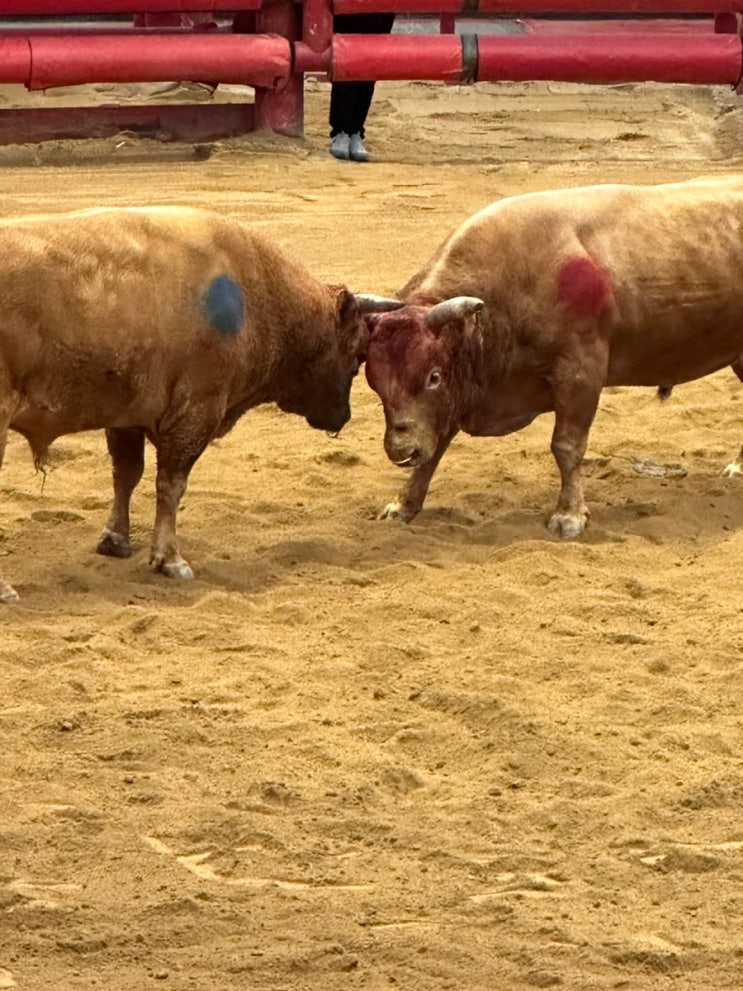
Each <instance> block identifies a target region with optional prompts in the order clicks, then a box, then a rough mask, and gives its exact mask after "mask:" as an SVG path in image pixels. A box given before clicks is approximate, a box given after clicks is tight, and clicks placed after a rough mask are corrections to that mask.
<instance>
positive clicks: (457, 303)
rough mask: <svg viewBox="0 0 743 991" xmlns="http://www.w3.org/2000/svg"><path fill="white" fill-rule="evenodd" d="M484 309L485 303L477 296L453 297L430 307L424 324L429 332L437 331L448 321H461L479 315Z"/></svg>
mask: <svg viewBox="0 0 743 991" xmlns="http://www.w3.org/2000/svg"><path fill="white" fill-rule="evenodd" d="M484 307H485V303H484V302H483V301H482V300H481V299H478V298H477V296H453V297H452V298H451V299H445V300H444V301H443V303H437V304H436V305H435V306H433V307H431V309H430V310H429V311H428V314H427V315H426V324H427V325H428V326H429V327H430V328H431V330H437V329H438V328H439V327H443V326H444V324H445V323H448V322H449V321H450V320H458V319H459V320H461V319H463V318H464V317H468V316H471V315H472V314H473V313H479V312H480V311H481V310H482V309H483V308H484Z"/></svg>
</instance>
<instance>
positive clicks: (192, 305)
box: [0, 208, 367, 599]
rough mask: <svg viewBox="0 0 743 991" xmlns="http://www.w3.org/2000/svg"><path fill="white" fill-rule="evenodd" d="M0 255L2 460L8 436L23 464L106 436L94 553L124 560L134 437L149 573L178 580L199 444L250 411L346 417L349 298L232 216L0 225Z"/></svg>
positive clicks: (170, 212) (352, 319)
mask: <svg viewBox="0 0 743 991" xmlns="http://www.w3.org/2000/svg"><path fill="white" fill-rule="evenodd" d="M0 257H2V259H3V274H2V277H1V281H0V456H1V454H2V450H3V448H4V445H5V437H6V433H7V430H8V428H10V429H14V430H17V431H19V432H20V433H22V434H23V435H24V436H25V437H26V438H27V439H28V441H29V443H30V445H31V448H32V450H33V453H34V457H35V459H36V460H37V461H39V460H40V459H42V458H43V455H44V452H45V451H46V449H47V447H48V445H49V444H50V443H51V442H52V441H53V440H54V438H55V437H58V436H60V435H62V434H66V433H71V432H74V431H79V430H87V429H92V428H107V431H108V437H109V447H110V450H111V454H112V457H113V460H114V465H113V467H114V482H115V503H114V513H113V516H112V520H111V522H110V523H109V529H108V531H107V535H106V536H105V539H104V541H102V545H101V547H99V549H100V550H102V551H103V552H104V553H113V554H126V553H128V552H129V546H128V500H129V495H130V494H131V488H132V487H133V485H134V484H136V481H138V477H139V475H140V474H141V464H140V463H141V458H142V447H143V444H144V438H145V437H148V438H149V439H150V440H151V441H152V442H153V444H154V445H155V446H156V448H157V451H158V519H157V520H156V525H155V535H154V538H153V564H154V565H155V567H158V568H160V569H161V570H163V571H165V572H166V573H167V574H176V575H179V576H182V577H188V576H190V569H189V568H188V566H187V565H186V564H185V562H183V561H182V559H181V558H180V556H179V554H178V551H177V546H176V541H175V510H176V507H177V503H178V500H179V498H180V496H181V495H182V493H183V491H184V490H185V484H186V479H187V475H188V472H189V470H190V468H191V466H192V465H193V463H194V462H195V461H196V459H197V458H198V456H199V455H200V454H201V452H202V451H203V449H204V448H205V446H206V445H207V444H208V443H209V441H210V440H212V439H213V438H214V437H215V436H218V435H220V434H223V433H224V432H226V430H228V429H229V428H230V427H231V426H232V425H233V424H234V423H235V422H236V420H237V419H238V418H239V416H240V415H241V414H242V413H244V412H245V411H246V410H247V409H249V408H250V407H252V406H255V405H257V404H259V403H264V402H270V401H273V402H276V403H278V404H279V406H280V407H281V408H282V409H284V410H287V411H290V412H293V413H300V414H302V415H304V416H305V417H306V418H307V420H308V422H309V423H310V424H311V425H312V426H315V427H319V428H322V429H326V430H329V431H337V430H340V428H341V427H342V426H343V424H344V423H345V422H346V421H347V419H348V417H349V415H350V409H349V392H350V387H351V382H352V379H353V376H354V375H355V373H356V371H357V370H358V366H359V363H360V361H361V360H362V359H363V356H364V352H365V346H366V339H367V331H366V328H365V327H364V325H363V322H362V320H361V318H360V315H359V311H358V307H357V305H356V302H355V299H354V297H353V296H352V294H350V293H349V292H348V291H347V290H346V289H344V288H343V287H330V286H326V285H324V284H322V283H320V282H318V281H317V280H316V279H315V278H313V277H312V276H311V275H310V274H309V273H308V272H306V271H305V270H304V269H303V268H302V267H301V266H300V265H298V264H297V263H296V262H294V261H292V260H291V259H289V258H287V257H286V256H285V255H284V254H283V253H281V252H280V251H279V250H278V249H277V248H276V247H275V246H274V245H272V244H271V243H269V242H268V241H266V240H265V239H264V238H262V237H260V236H259V235H257V234H255V233H254V232H251V231H250V230H248V229H247V228H246V227H244V226H242V225H241V224H239V223H237V222H236V221H234V220H231V219H228V218H225V217H222V216H219V215H217V214H212V213H209V212H205V211H199V210H191V209H181V208H159V209H157V208H156V209H142V210H93V211H87V212H84V213H77V214H71V215H61V216H45V217H33V218H28V219H22V220H11V221H4V222H2V223H0ZM0 589H1V586H0ZM10 591H12V590H10ZM10 591H8V589H6V592H7V596H6V597H7V598H11V597H12V596H11V594H10ZM1 598H2V594H0V599H1Z"/></svg>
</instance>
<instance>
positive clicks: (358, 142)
mask: <svg viewBox="0 0 743 991" xmlns="http://www.w3.org/2000/svg"><path fill="white" fill-rule="evenodd" d="M348 154H349V157H350V158H351V159H352V160H353V161H354V162H368V161H369V152H368V151H367V150H366V148H365V147H364V142H363V140H362V138H361V135H360V134H352V135H351V137H350V138H349V141H348Z"/></svg>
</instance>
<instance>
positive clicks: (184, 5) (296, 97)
mask: <svg viewBox="0 0 743 991" xmlns="http://www.w3.org/2000/svg"><path fill="white" fill-rule="evenodd" d="M194 11H199V12H208V13H213V14H214V15H215V16H217V15H219V14H225V11H230V12H237V14H236V17H238V18H239V17H243V18H248V19H249V20H248V21H245V20H244V21H243V25H244V24H245V23H247V24H248V25H249V26H248V29H247V31H246V33H229V32H228V31H225V30H219V31H215V32H204V33H199V32H194V31H182V30H178V29H177V28H176V29H173V28H169V29H151V30H144V31H141V30H135V29H134V28H129V29H125V30H122V25H120V24H119V25H117V26H116V29H113V28H112V27H111V26H109V27H106V26H105V23H104V22H102V23H101V24H96V28H95V30H85V31H83V30H80V29H79V28H75V27H74V26H70V27H69V28H67V29H66V28H60V27H59V26H55V27H54V28H50V27H47V28H44V27H43V21H42V22H41V26H39V22H36V25H33V24H32V25H29V26H27V27H21V28H17V27H16V28H14V29H13V30H8V29H5V30H2V29H1V26H2V22H1V21H0V82H20V83H23V84H24V85H26V86H27V87H28V88H29V89H41V88H44V89H46V88H49V87H53V86H59V85H72V84H76V83H86V82H112V83H116V82H150V81H152V82H157V81H167V80H173V79H175V80H178V79H185V80H190V81H197V82H198V81H204V82H210V83H219V82H233V83H244V84H247V85H250V86H253V87H255V89H256V98H255V124H256V126H257V127H267V128H270V129H273V130H275V131H278V132H280V133H285V134H298V133H301V130H302V124H303V77H304V74H305V73H307V72H320V73H326V74H327V75H328V77H329V78H331V79H333V80H339V81H342V80H357V79H380V80H384V79H397V80H405V79H426V80H441V81H445V82H476V81H486V80H487V81H497V80H504V81H521V80H529V79H555V80H567V81H572V82H585V83H617V82H645V81H658V82H678V83H682V82H687V83H707V84H723V85H725V84H726V85H730V86H733V87H737V86H738V85H739V83H740V80H741V75H742V74H743V46H742V44H741V30H740V26H741V23H743V18H741V15H742V14H743V0H624V2H622V0H303V2H299V0H0V15H2V16H15V17H19V16H20V17H24V16H30V15H36V16H37V17H38V16H43V15H46V16H47V17H48V18H52V17H57V18H58V17H60V16H62V15H66V14H93V13H95V14H121V13H124V14H132V15H134V14H150V15H153V14H163V13H168V12H170V13H172V12H175V13H178V12H181V13H187V12H194ZM378 11H387V12H395V13H407V14H438V15H446V16H447V18H448V26H449V29H450V30H451V28H452V26H453V21H454V20H455V19H456V17H457V16H459V15H462V14H464V15H466V16H467V17H473V16H476V15H477V14H500V15H511V16H513V15H514V14H515V13H517V12H518V13H519V14H537V13H539V14H544V15H549V14H565V13H571V14H576V15H578V16H580V15H584V14H588V13H591V14H599V15H600V14H606V13H621V14H623V15H624V16H625V17H626V18H628V20H627V22H626V26H625V25H624V24H623V25H622V29H621V30H616V29H614V30H612V31H611V33H609V32H608V31H604V32H602V30H601V24H600V20H599V21H597V22H596V23H595V25H594V24H593V22H592V29H591V30H590V31H586V30H581V31H574V32H573V33H571V31H570V30H569V28H566V29H565V31H563V32H562V33H560V34H559V36H555V35H546V34H544V35H540V34H539V33H538V32H537V33H536V34H529V33H522V34H498V35H495V36H494V35H491V34H488V35H486V34H482V35H471V34H467V35H465V34H463V35H457V34H454V33H445V34H434V35H425V36H423V35H404V34H392V35H352V34H349V35H347V34H333V15H334V14H337V13H343V14H347V13H360V12H378ZM638 14H649V15H652V16H653V17H656V16H658V17H662V16H663V15H679V14H699V15H703V20H701V21H699V22H697V21H693V22H691V26H690V29H689V31H688V32H684V33H683V34H680V33H675V34H665V35H664V34H663V31H662V30H658V28H657V27H655V28H654V29H652V30H649V29H647V28H646V27H644V26H642V24H641V23H640V22H638V21H636V20H635V21H634V22H633V20H632V16H633V15H638ZM661 27H662V25H661ZM715 28H716V30H715ZM214 109H215V110H216V109H217V108H214ZM2 140H3V138H2V135H0V141H2Z"/></svg>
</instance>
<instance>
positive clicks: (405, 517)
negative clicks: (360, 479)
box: [377, 431, 456, 523]
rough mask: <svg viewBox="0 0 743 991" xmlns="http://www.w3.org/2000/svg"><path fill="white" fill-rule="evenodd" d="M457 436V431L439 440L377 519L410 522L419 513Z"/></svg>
mask: <svg viewBox="0 0 743 991" xmlns="http://www.w3.org/2000/svg"><path fill="white" fill-rule="evenodd" d="M455 436H456V431H455V432H454V433H452V434H450V435H449V436H448V437H444V438H442V440H440V441H439V444H438V446H437V448H436V450H435V451H434V453H433V456H432V457H431V458H430V459H429V460H428V461H426V462H425V463H424V464H421V465H417V467H415V468H414V469H413V471H412V473H411V475H410V477H409V478H408V480H407V482H406V484H405V485H404V486H403V487H402V489H401V490H400V492H399V493H398V496H397V498H396V499H395V500H394V502H390V503H388V504H387V505H386V506H385V507H384V509H383V510H382V511H381V513H380V514H379V516H378V517H377V519H379V520H400V521H401V522H403V523H410V521H411V520H412V519H414V517H416V516H417V515H418V513H419V512H420V511H421V509H422V507H423V503H424V501H425V499H426V495H427V494H428V487H429V485H430V484H431V479H432V478H433V474H434V472H435V471H436V469H437V468H438V466H439V462H440V461H441V459H442V457H443V456H444V452H445V451H446V449H447V447H448V446H449V444H451V442H452V440H453V438H454V437H455Z"/></svg>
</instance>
